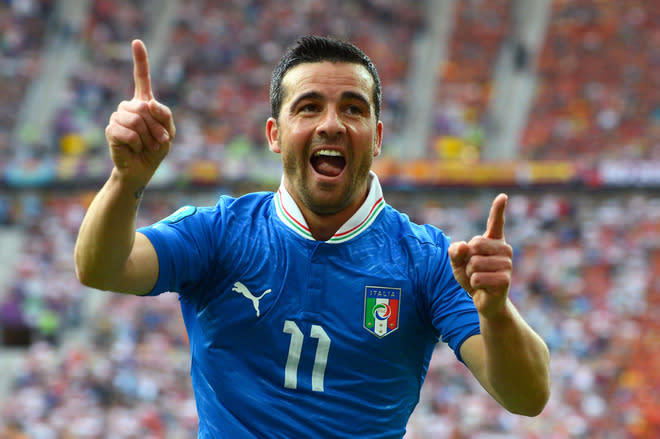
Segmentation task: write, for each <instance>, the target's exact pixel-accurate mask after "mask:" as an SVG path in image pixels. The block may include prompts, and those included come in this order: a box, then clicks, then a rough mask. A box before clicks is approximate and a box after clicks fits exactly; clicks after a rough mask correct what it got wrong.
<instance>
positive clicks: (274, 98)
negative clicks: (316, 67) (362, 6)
mask: <svg viewBox="0 0 660 439" xmlns="http://www.w3.org/2000/svg"><path fill="white" fill-rule="evenodd" d="M323 61H330V62H332V63H353V64H359V65H362V66H364V67H365V68H366V69H367V71H368V72H369V74H370V75H371V78H372V79H373V82H374V89H373V93H372V99H373V101H374V111H375V114H376V120H378V119H379V117H380V106H381V101H382V92H381V85H380V78H379V77H378V71H377V70H376V66H375V65H374V63H373V62H371V60H370V59H369V57H368V56H367V55H366V54H365V53H364V52H363V51H362V50H360V49H359V48H358V47H356V46H355V45H353V44H352V43H350V42H348V41H342V40H339V39H335V38H332V37H322V36H315V35H307V36H304V37H301V38H299V39H298V40H297V41H296V42H295V43H294V44H293V45H292V46H290V47H289V48H288V49H287V50H286V52H285V53H284V55H282V58H280V61H279V62H278V64H277V66H275V69H274V70H273V74H272V77H271V80H270V113H271V116H272V117H274V118H275V119H278V118H279V116H280V110H281V109H282V101H283V100H284V90H283V88H282V79H283V78H284V75H286V73H287V72H288V71H289V70H291V69H292V68H293V67H295V66H297V65H298V64H303V63H318V62H323Z"/></svg>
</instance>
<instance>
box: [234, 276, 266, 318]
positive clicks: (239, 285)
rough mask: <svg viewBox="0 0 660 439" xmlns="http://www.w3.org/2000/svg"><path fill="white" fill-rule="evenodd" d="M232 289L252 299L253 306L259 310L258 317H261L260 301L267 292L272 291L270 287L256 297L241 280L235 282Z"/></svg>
mask: <svg viewBox="0 0 660 439" xmlns="http://www.w3.org/2000/svg"><path fill="white" fill-rule="evenodd" d="M231 290H232V291H235V292H237V293H238V294H242V295H243V296H244V297H245V298H246V299H249V300H251V301H252V306H254V310H255V311H256V312H257V317H259V301H260V300H261V298H262V297H264V296H265V295H266V294H268V293H270V288H268V289H267V290H266V291H264V292H263V293H261V296H259V297H256V296H255V295H254V294H252V293H251V292H250V290H248V289H247V287H246V286H245V285H243V284H242V283H241V282H235V283H234V288H232V289H231Z"/></svg>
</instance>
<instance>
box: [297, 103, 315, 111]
mask: <svg viewBox="0 0 660 439" xmlns="http://www.w3.org/2000/svg"><path fill="white" fill-rule="evenodd" d="M319 109H320V106H319V105H318V104H314V103H311V102H310V103H307V104H303V105H301V106H300V107H298V112H299V113H315V112H317V111H319Z"/></svg>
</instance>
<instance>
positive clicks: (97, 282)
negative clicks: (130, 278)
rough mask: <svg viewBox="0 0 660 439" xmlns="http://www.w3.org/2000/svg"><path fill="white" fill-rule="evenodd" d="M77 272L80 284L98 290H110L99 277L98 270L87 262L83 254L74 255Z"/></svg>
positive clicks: (76, 253)
mask: <svg viewBox="0 0 660 439" xmlns="http://www.w3.org/2000/svg"><path fill="white" fill-rule="evenodd" d="M74 262H75V271H76V277H77V278H78V282H80V283H81V284H82V285H84V286H86V287H89V288H94V289H97V290H108V289H109V288H108V285H107V283H106V282H104V281H103V279H101V278H100V277H99V276H98V273H97V270H94V269H92V267H90V264H88V263H86V262H85V259H84V258H83V257H82V256H81V254H80V253H79V252H78V251H76V252H75V253H74Z"/></svg>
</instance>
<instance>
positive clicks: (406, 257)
mask: <svg viewBox="0 0 660 439" xmlns="http://www.w3.org/2000/svg"><path fill="white" fill-rule="evenodd" d="M370 178H371V183H370V190H369V194H368V197H367V200H366V201H365V203H364V204H363V205H362V207H361V208H360V209H359V210H358V211H357V212H356V213H355V215H354V216H353V217H352V218H351V219H350V220H349V221H347V223H346V224H344V225H343V226H342V227H341V229H340V230H339V231H338V232H337V233H336V234H335V235H334V236H333V237H332V238H331V239H329V240H327V241H316V240H314V239H313V238H312V235H311V234H310V232H309V229H308V228H307V225H306V223H305V220H304V218H303V216H302V214H301V212H300V210H299V209H298V207H297V206H296V203H295V202H294V201H293V199H292V197H291V196H290V194H288V193H287V191H286V189H285V188H284V185H282V186H281V187H280V188H279V190H278V191H277V192H276V193H272V192H263V193H253V194H248V195H244V196H242V197H239V198H231V197H225V196H223V197H221V198H220V200H219V201H218V203H217V205H216V206H214V207H192V206H186V207H183V208H181V209H179V210H178V211H177V212H175V213H174V214H172V215H171V216H170V217H168V218H166V219H164V220H162V221H160V222H158V223H156V224H154V225H152V226H149V227H145V228H141V229H139V231H140V232H141V233H143V234H145V235H146V236H147V237H148V238H149V239H150V240H151V242H152V243H153V245H154V247H155V249H156V252H157V254H158V260H159V267H160V271H159V276H158V281H157V284H156V286H155V287H154V289H153V291H152V292H151V293H150V294H151V295H156V294H160V293H162V292H166V291H171V292H178V293H179V295H180V303H181V309H182V313H183V318H184V322H185V325H186V328H187V332H188V336H189V340H190V349H191V354H192V361H191V375H192V383H193V389H194V393H195V399H196V403H197V410H198V414H199V422H200V425H199V438H231V439H237V438H324V439H330V438H342V439H344V438H347V437H351V438H401V437H402V436H403V435H404V434H405V428H406V424H407V421H408V418H409V417H410V415H411V413H412V411H413V409H414V407H415V405H416V404H417V402H418V400H419V393H420V389H421V387H422V383H423V381H424V377H425V376H426V371H427V368H428V365H429V361H430V359H431V355H432V352H433V349H434V347H435V345H436V344H437V342H438V341H439V340H440V339H442V341H444V342H446V343H448V344H449V346H450V347H451V348H452V349H453V350H454V352H455V353H456V355H457V356H458V359H459V360H460V359H461V358H460V353H459V349H460V346H461V344H462V343H463V341H465V340H466V339H467V338H468V337H470V336H472V335H474V334H477V333H478V332H479V320H478V315H477V313H476V310H475V307H474V304H473V303H472V301H471V299H470V297H469V296H468V295H467V293H466V292H465V291H464V290H463V289H461V287H460V286H459V285H458V284H457V282H456V281H455V279H454V277H453V275H452V270H451V267H450V263H449V258H448V255H447V248H448V243H449V240H448V238H447V237H446V236H445V235H444V234H443V233H442V232H441V231H440V230H439V229H437V228H435V227H433V226H429V225H424V226H421V225H417V224H414V223H413V222H411V221H410V220H409V218H408V217H407V216H406V215H405V214H402V213H400V212H398V211H397V210H395V209H394V208H392V207H391V206H389V205H388V204H386V203H385V201H384V199H383V194H382V190H381V187H380V185H379V183H378V179H377V178H376V176H375V174H373V173H372V174H371V176H370Z"/></svg>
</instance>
